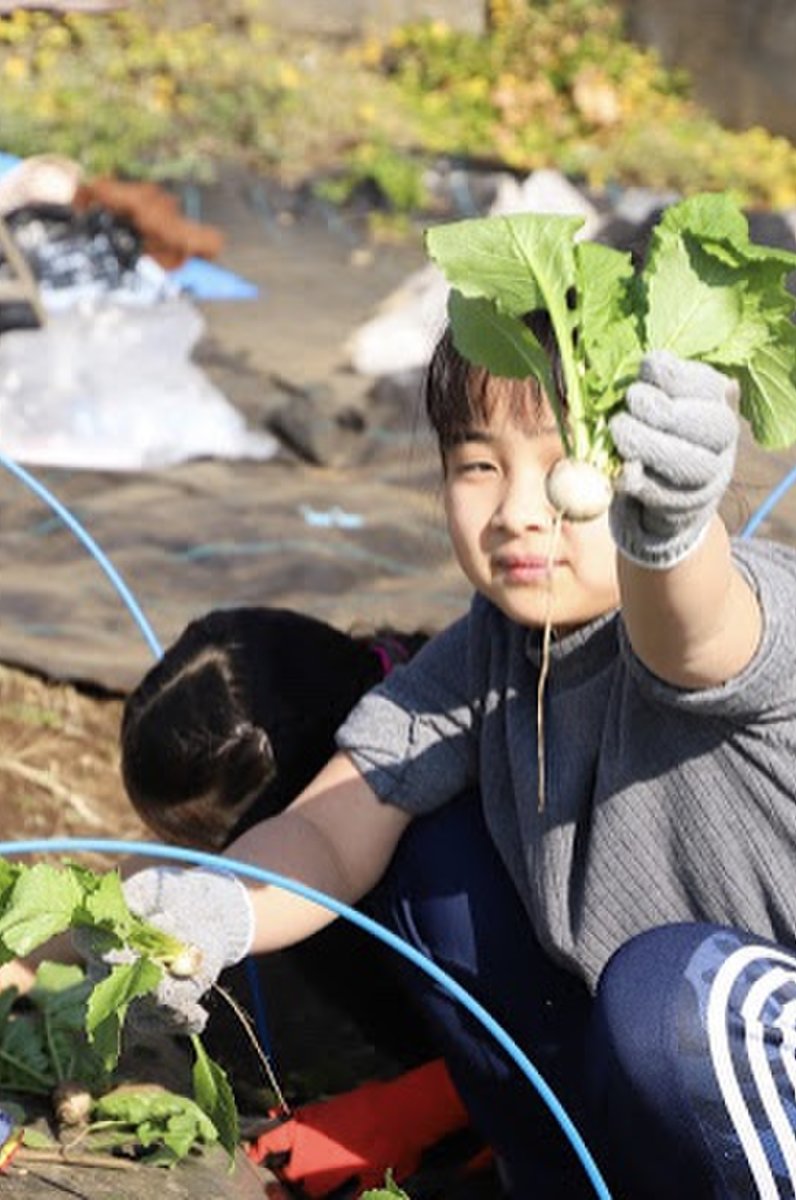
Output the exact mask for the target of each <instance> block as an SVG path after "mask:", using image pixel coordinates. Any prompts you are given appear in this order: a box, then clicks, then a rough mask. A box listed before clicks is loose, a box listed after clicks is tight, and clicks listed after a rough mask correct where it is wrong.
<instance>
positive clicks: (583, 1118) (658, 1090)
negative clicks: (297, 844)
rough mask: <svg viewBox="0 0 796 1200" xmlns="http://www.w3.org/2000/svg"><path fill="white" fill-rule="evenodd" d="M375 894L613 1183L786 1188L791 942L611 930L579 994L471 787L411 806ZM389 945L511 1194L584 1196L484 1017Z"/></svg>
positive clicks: (692, 1190)
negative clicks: (416, 812) (516, 1055)
mask: <svg viewBox="0 0 796 1200" xmlns="http://www.w3.org/2000/svg"><path fill="white" fill-rule="evenodd" d="M373 911H374V915H375V916H376V917H377V918H378V919H379V920H381V921H383V922H384V923H385V924H386V925H387V926H388V927H390V928H391V929H393V931H394V932H396V933H397V934H399V935H400V936H401V937H402V938H404V939H405V940H406V941H408V942H409V943H410V944H411V945H412V946H414V947H415V948H416V949H418V950H420V951H421V952H423V953H424V954H426V955H428V956H429V957H430V958H431V959H433V960H434V961H435V962H436V963H437V964H438V965H439V966H440V967H442V968H443V969H444V970H445V971H446V972H447V973H448V974H449V975H451V976H452V977H453V978H454V979H455V980H456V981H457V982H458V983H460V984H461V985H462V986H463V987H464V988H465V989H466V990H467V991H468V992H470V993H471V995H473V996H474V997H475V998H476V999H477V1000H478V1001H479V1002H480V1003H481V1004H482V1005H483V1006H484V1008H486V1009H487V1011H488V1012H489V1013H490V1014H491V1015H492V1016H493V1017H494V1018H495V1019H496V1020H497V1021H498V1022H499V1023H500V1024H501V1025H502V1026H503V1028H504V1029H505V1031H506V1032H507V1033H508V1034H509V1035H510V1036H511V1037H512V1038H513V1039H514V1041H515V1042H516V1043H517V1044H518V1045H519V1046H520V1047H521V1049H522V1050H523V1051H524V1052H525V1053H526V1054H527V1056H528V1058H529V1059H530V1060H531V1062H532V1063H533V1064H534V1065H535V1067H536V1068H537V1069H538V1070H539V1071H540V1072H541V1074H542V1075H543V1076H544V1078H545V1080H546V1081H547V1083H548V1084H549V1085H550V1087H551V1088H552V1089H553V1091H554V1092H555V1094H556V1096H557V1097H558V1099H559V1101H560V1102H561V1103H562V1104H563V1106H564V1108H565V1109H566V1111H567V1113H568V1114H569V1116H570V1117H571V1118H572V1120H573V1121H574V1124H575V1126H576V1128H577V1129H578V1131H579V1133H580V1134H581V1135H582V1137H583V1139H584V1141H585V1143H586V1145H587V1146H588V1147H589V1150H590V1152H591V1154H592V1156H593V1157H594V1159H595V1160H596V1162H597V1165H598V1167H599V1170H600V1172H601V1174H602V1176H603V1178H604V1179H605V1181H606V1182H607V1184H608V1186H609V1188H610V1190H611V1194H612V1196H613V1197H614V1200H657V1198H658V1197H661V1198H666V1200H692V1198H693V1200H708V1198H711V1197H721V1198H725V1197H726V1198H732V1200H740V1198H742V1197H743V1198H752V1197H761V1198H764V1200H768V1198H769V1197H770V1198H772V1200H780V1198H782V1200H784V1198H785V1197H791V1198H792V1197H794V1196H796V1101H795V1096H796V955H794V954H792V953H790V952H788V951H785V950H783V949H782V948H780V947H777V946H774V945H772V944H770V943H766V942H763V941H761V940H760V939H757V938H754V937H752V936H750V935H748V934H745V933H741V932H738V931H736V930H732V929H724V928H722V927H718V926H711V925H704V924H682V925H670V926H665V927H662V928H659V929H654V930H651V931H649V932H648V933H644V934H642V935H640V936H638V937H636V938H635V939H633V940H631V941H630V942H628V943H627V944H626V945H625V946H623V947H622V948H621V949H620V950H619V951H618V952H617V953H616V954H615V955H614V956H613V958H612V959H611V960H610V962H609V963H608V965H607V967H606V969H605V971H604V973H603V976H602V978H601V980H600V985H599V988H598V990H597V994H596V996H595V997H592V996H591V995H590V994H589V992H588V991H587V990H586V988H585V987H584V986H583V985H582V984H581V983H580V982H579V981H578V980H577V979H575V977H574V976H572V975H571V974H569V973H568V972H565V971H563V970H561V968H560V967H558V966H556V965H555V964H554V963H553V962H552V961H551V960H550V958H549V957H548V956H547V955H546V954H545V953H544V952H543V951H542V949H541V947H539V946H538V944H536V942H535V939H534V937H533V935H532V933H531V930H530V926H529V923H528V919H527V917H526V915H525V913H524V910H523V908H522V906H521V904H520V902H519V899H518V896H517V893H516V891H515V889H514V888H513V885H512V884H511V881H510V879H509V878H508V876H507V874H506V872H505V870H504V868H503V866H502V864H501V862H500V860H499V858H498V856H497V854H496V852H495V850H494V848H493V846H492V843H491V841H490V839H489V836H488V834H487V832H486V828H485V826H484V823H483V818H482V816H481V812H480V805H479V803H478V800H477V797H475V796H468V797H462V798H461V799H459V800H457V801H455V802H453V803H451V804H449V805H446V806H445V807H444V808H443V809H442V810H440V811H439V812H438V813H435V814H434V815H432V816H430V817H424V818H421V819H419V820H417V821H415V822H414V824H413V825H412V826H411V827H410V829H409V830H408V831H407V833H406V835H405V836H404V838H403V839H402V842H401V844H400V846H399V848H398V851H397V854H396V856H395V859H394V860H393V863H392V865H391V867H390V870H389V872H388V874H387V876H386V877H385V879H384V881H383V884H382V885H381V886H380V888H379V891H378V892H377V894H376V896H375V897H374V909H373ZM393 959H394V966H395V968H396V970H398V971H399V973H400V975H401V977H402V980H403V984H404V986H405V987H406V988H407V989H408V991H409V993H410V995H411V997H412V998H413V1000H414V1002H415V1003H416V1004H417V1006H418V1009H419V1012H420V1013H421V1014H422V1017H423V1018H424V1020H425V1022H426V1023H427V1024H428V1027H429V1031H430V1033H431V1035H432V1037H433V1038H434V1040H435V1042H436V1044H437V1045H438V1046H439V1047H440V1050H441V1052H442V1053H443V1054H444V1056H445V1058H446V1060H447V1062H448V1066H449V1069H450V1071H451V1074H452V1076H453V1078H454V1080H455V1082H456V1085H457V1088H458V1090H459V1092H460V1095H461V1096H462V1099H463V1101H464V1102H465V1104H466V1106H467V1108H468V1111H469V1113H470V1115H471V1119H472V1122H473V1125H474V1126H475V1127H476V1128H477V1129H478V1130H479V1131H480V1132H481V1133H482V1134H483V1136H484V1137H485V1138H486V1139H487V1141H488V1142H489V1143H490V1145H491V1146H492V1147H493V1149H494V1150H495V1153H496V1155H497V1158H498V1162H499V1165H500V1170H501V1175H502V1178H503V1181H504V1185H505V1191H506V1193H507V1195H508V1196H510V1197H511V1200H546V1198H548V1197H550V1198H552V1197H556V1200H559V1198H560V1197H561V1196H562V1195H566V1196H567V1198H568V1200H577V1198H579V1197H584V1198H585V1197H589V1196H593V1195H594V1189H593V1186H592V1184H591V1183H590V1181H589V1179H588V1177H587V1175H586V1173H585V1171H584V1169H583V1167H582V1165H581V1163H580V1162H579V1160H578V1158H577V1155H576V1154H575V1153H574V1151H573V1149H572V1147H571V1145H570V1143H569V1141H568V1140H567V1139H566V1138H565V1137H564V1136H563V1134H562V1133H561V1131H560V1127H559V1125H558V1122H557V1121H556V1120H555V1119H554V1118H553V1117H552V1116H551V1114H550V1112H549V1110H548V1108H547V1107H546V1106H545V1105H544V1104H543V1103H542V1101H541V1100H540V1099H539V1097H538V1095H537V1093H536V1090H535V1088H534V1087H533V1086H532V1084H531V1082H530V1081H529V1080H528V1079H527V1078H526V1076H525V1075H524V1073H523V1072H522V1071H521V1070H520V1069H519V1067H518V1066H517V1065H516V1064H515V1062H514V1061H513V1059H511V1058H510V1056H509V1055H508V1054H507V1052H506V1051H505V1050H504V1049H503V1048H502V1047H501V1046H500V1045H499V1043H498V1042H497V1041H496V1039H495V1038H494V1037H493V1036H492V1034H491V1033H489V1032H488V1030H487V1029H486V1028H485V1027H484V1026H483V1024H482V1023H481V1022H480V1021H478V1020H477V1019H476V1017H475V1016H473V1015H472V1014H470V1013H469V1011H468V1010H467V1009H466V1008H465V1007H464V1006H463V1005H462V1004H460V1002H459V1001H457V1000H455V999H453V998H452V997H451V996H450V994H449V993H448V992H447V991H446V990H445V989H444V988H443V987H442V986H441V985H440V984H439V983H437V982H435V981H434V980H432V979H430V978H429V977H428V976H427V975H426V974H425V973H424V972H422V971H421V970H420V969H419V968H417V967H416V966H414V965H413V964H412V963H410V962H408V960H405V959H403V958H402V957H401V956H400V955H397V954H396V955H394V956H393Z"/></svg>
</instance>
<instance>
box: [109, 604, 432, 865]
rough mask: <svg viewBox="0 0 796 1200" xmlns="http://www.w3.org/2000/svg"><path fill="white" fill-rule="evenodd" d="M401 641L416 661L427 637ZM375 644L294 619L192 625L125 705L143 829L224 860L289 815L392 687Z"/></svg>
mask: <svg viewBox="0 0 796 1200" xmlns="http://www.w3.org/2000/svg"><path fill="white" fill-rule="evenodd" d="M396 638H397V640H398V641H399V642H400V647H401V653H402V654H403V655H404V657H406V658H410V657H411V656H412V654H413V653H414V652H415V650H416V649H418V648H419V646H420V645H421V644H422V643H423V642H424V641H425V640H426V635H425V634H416V635H396ZM374 642H375V643H376V644H377V645H378V644H379V643H380V639H379V636H378V635H372V636H369V637H365V636H362V637H353V636H351V635H349V634H346V633H342V632H341V631H339V630H337V629H334V628H333V627H332V626H331V625H328V624H326V623H325V622H324V621H320V620H316V619H315V618H313V617H308V616H304V615H302V614H300V613H296V612H293V611H291V610H288V609H278V608H235V609H226V610H223V609H222V610H217V611H214V612H211V613H209V614H207V615H206V616H204V617H201V618H199V619H197V620H195V621H192V622H191V623H190V624H189V625H188V626H187V628H186V629H185V630H184V632H183V633H182V634H181V635H180V637H179V638H178V639H177V641H176V642H175V643H174V644H173V645H172V646H171V647H170V648H169V649H168V650H167V651H166V653H165V655H164V656H163V658H162V659H161V661H160V662H159V663H157V664H156V665H155V666H154V667H153V668H152V669H151V670H150V671H149V672H148V673H147V674H146V675H145V676H144V678H143V679H142V681H141V682H140V684H139V685H138V686H137V687H136V688H135V690H134V691H133V692H132V693H131V694H130V696H129V697H128V698H127V701H126V702H125V705H124V711H123V714H122V727H121V765H122V778H123V780H124V784H125V787H126V790H127V793H128V795H129V797H130V800H131V802H132V804H133V806H134V808H135V809H136V811H137V812H138V814H139V816H140V817H141V818H142V820H143V821H144V822H145V823H146V824H147V825H148V826H149V827H150V828H151V829H152V830H153V831H154V832H155V833H157V835H158V836H159V837H161V838H162V839H164V840H166V841H176V842H178V843H179V844H181V845H188V846H194V847H198V848H200V849H206V850H218V849H222V848H223V847H224V846H226V845H227V844H228V843H229V842H230V841H231V840H232V839H233V838H234V837H236V836H237V835H238V834H239V833H241V832H242V831H243V830H244V829H246V828H248V827H249V826H250V825H253V824H255V823H256V822H257V821H259V820H261V819H263V818H264V817H267V816H271V815H273V814H274V813H276V812H279V811H281V810H282V809H283V808H284V807H285V806H286V805H287V804H289V803H290V801H291V800H293V799H295V797H296V796H297V795H298V793H299V792H300V791H302V790H303V788H304V787H306V785H307V784H308V783H309V782H310V781H311V780H312V779H313V778H314V776H315V775H316V774H317V773H318V771H319V770H320V769H321V767H322V766H323V765H324V764H325V763H326V762H327V761H328V760H329V758H331V756H332V754H333V753H334V751H335V743H334V734H335V732H336V730H337V728H338V727H339V726H340V725H341V724H342V722H343V720H344V719H345V717H346V716H347V715H348V713H349V712H350V710H351V709H352V708H353V707H354V704H355V703H356V702H357V700H358V699H359V698H360V696H362V695H363V693H364V692H365V691H367V690H368V689H369V688H370V687H373V686H374V685H375V684H376V683H377V682H379V680H380V679H381V678H382V677H383V674H384V662H383V656H380V655H379V654H377V653H374V650H373V646H374ZM385 644H386V639H385Z"/></svg>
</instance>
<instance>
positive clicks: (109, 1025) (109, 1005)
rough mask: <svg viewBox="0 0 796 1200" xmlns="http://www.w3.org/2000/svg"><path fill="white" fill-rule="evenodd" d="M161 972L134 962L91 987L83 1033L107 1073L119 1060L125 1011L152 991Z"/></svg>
mask: <svg viewBox="0 0 796 1200" xmlns="http://www.w3.org/2000/svg"><path fill="white" fill-rule="evenodd" d="M162 975H163V972H162V971H161V969H160V967H158V966H157V965H156V964H155V963H153V962H150V961H149V960H148V959H145V958H137V959H136V960H135V961H134V962H131V963H122V964H119V965H116V966H113V967H111V970H110V973H109V974H108V976H107V977H106V978H105V979H102V980H100V982H99V983H98V984H97V985H96V986H95V987H94V989H93V991H92V993H91V995H90V997H89V1001H88V1007H87V1010H86V1033H87V1034H88V1038H89V1041H90V1042H91V1043H92V1044H93V1045H94V1047H95V1049H96V1050H97V1052H98V1054H99V1056H100V1058H101V1060H102V1063H103V1066H104V1067H105V1069H106V1070H107V1071H111V1070H113V1068H114V1067H115V1066H116V1063H117V1062H118V1060H119V1051H120V1048H121V1031H122V1026H123V1025H124V1019H125V1017H126V1015H127V1009H128V1007H129V1005H130V1004H131V1002H132V1001H133V1000H135V999H136V998H137V997H138V996H146V995H148V994H149V993H150V992H152V991H154V990H155V988H156V987H157V985H158V983H159V982H160V980H161V978H162Z"/></svg>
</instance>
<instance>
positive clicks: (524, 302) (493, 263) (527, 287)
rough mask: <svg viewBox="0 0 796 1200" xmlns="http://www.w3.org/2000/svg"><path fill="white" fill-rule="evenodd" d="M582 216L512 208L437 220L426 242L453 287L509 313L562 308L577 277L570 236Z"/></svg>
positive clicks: (433, 257)
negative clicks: (503, 214) (501, 213)
mask: <svg viewBox="0 0 796 1200" xmlns="http://www.w3.org/2000/svg"><path fill="white" fill-rule="evenodd" d="M582 225H583V218H582V217H563V216H557V215H555V216H548V215H544V216H543V215H541V214H539V213H517V214H516V215H514V216H510V217H477V218H474V219H472V220H467V221H455V222H453V223H451V224H447V225H438V226H436V227H435V228H433V229H429V230H428V231H427V233H426V246H427V249H428V253H429V255H430V257H431V258H432V259H433V261H434V262H436V263H437V265H438V266H439V267H440V268H441V270H442V271H443V273H444V274H445V277H446V278H447V280H448V282H449V283H450V284H451V286H452V287H455V288H457V289H458V290H459V291H460V292H461V293H462V294H463V295H465V296H482V297H484V298H485V299H487V300H492V301H494V303H495V305H496V306H497V308H498V309H500V311H501V312H505V313H508V314H509V315H511V316H514V317H521V316H523V315H524V314H525V313H528V312H532V311H533V310H534V309H537V308H546V309H547V310H548V311H549V312H550V313H551V316H553V313H554V311H556V310H559V309H560V310H562V311H563V314H564V315H563V321H562V324H567V318H566V292H567V290H568V288H570V287H574V286H575V284H576V282H577V280H576V273H575V258H574V253H573V239H574V235H575V233H576V232H577V230H578V229H580V228H581V226H582Z"/></svg>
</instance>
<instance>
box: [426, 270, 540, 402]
mask: <svg viewBox="0 0 796 1200" xmlns="http://www.w3.org/2000/svg"><path fill="white" fill-rule="evenodd" d="M448 316H449V318H450V323H451V330H452V332H453V340H454V343H455V345H456V348H457V350H458V351H459V352H460V354H462V355H464V357H465V358H467V359H468V360H469V361H470V362H472V363H476V364H477V365H478V366H481V367H486V369H487V370H488V371H489V372H490V373H491V374H493V375H500V376H502V377H503V378H505V379H526V378H527V377H528V376H529V375H533V376H534V377H535V378H536V379H538V380H540V381H541V383H542V386H543V387H544V388H545V390H551V389H552V388H553V380H552V376H551V372H550V360H549V359H548V357H547V355H546V354H545V352H544V350H543V349H542V347H541V346H540V344H539V342H538V341H537V339H536V337H535V336H534V335H533V333H532V332H531V330H530V329H528V327H527V325H524V324H523V322H522V321H521V320H520V319H519V318H518V317H512V316H509V315H508V314H507V313H503V312H500V311H499V310H498V309H497V308H496V306H495V304H494V302H493V301H491V300H484V299H482V298H480V297H478V298H476V297H470V296H463V295H462V293H461V292H458V291H455V290H454V291H452V292H451V294H450V296H449V298H448Z"/></svg>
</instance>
